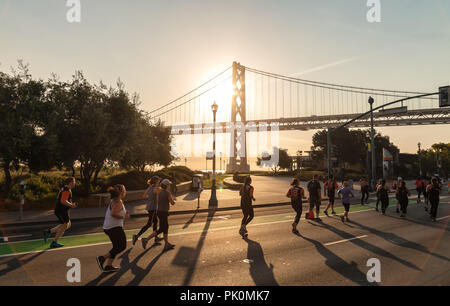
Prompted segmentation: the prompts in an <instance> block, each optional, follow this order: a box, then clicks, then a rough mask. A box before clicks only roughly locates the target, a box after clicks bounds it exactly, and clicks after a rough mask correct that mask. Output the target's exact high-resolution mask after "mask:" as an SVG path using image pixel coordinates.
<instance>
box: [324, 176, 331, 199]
mask: <svg viewBox="0 0 450 306" xmlns="http://www.w3.org/2000/svg"><path fill="white" fill-rule="evenodd" d="M331 177H332V176H330V178H329V179H330V180H331ZM329 179H328V178H327V177H326V176H325V177H324V178H323V196H324V197H326V196H327V191H328V188H327V187H328V181H329Z"/></svg>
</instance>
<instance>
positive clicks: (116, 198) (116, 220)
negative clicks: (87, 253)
mask: <svg viewBox="0 0 450 306" xmlns="http://www.w3.org/2000/svg"><path fill="white" fill-rule="evenodd" d="M108 191H109V193H110V194H111V202H110V203H109V205H108V209H107V210H106V215H105V222H104V223H103V230H104V232H105V234H106V235H107V236H108V237H109V239H110V240H111V242H112V245H113V247H112V249H111V250H110V251H109V252H108V253H106V254H105V255H103V256H97V264H98V266H99V267H100V269H101V270H102V271H104V272H117V271H119V268H117V267H114V266H113V262H114V259H115V258H116V256H117V255H118V254H120V253H122V252H123V251H124V250H125V249H126V247H127V237H126V235H125V231H124V230H123V223H124V220H125V219H126V218H129V217H130V213H129V212H128V211H127V210H126V209H125V205H124V204H123V201H122V199H123V198H124V197H125V195H126V194H127V190H126V189H125V186H124V185H120V184H118V185H115V186H114V187H109V188H108ZM105 262H106V266H105Z"/></svg>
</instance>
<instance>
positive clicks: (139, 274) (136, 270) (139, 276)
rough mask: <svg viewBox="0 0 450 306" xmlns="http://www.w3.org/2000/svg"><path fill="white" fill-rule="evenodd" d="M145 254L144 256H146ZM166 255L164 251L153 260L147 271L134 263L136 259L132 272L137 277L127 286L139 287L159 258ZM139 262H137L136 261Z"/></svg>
mask: <svg viewBox="0 0 450 306" xmlns="http://www.w3.org/2000/svg"><path fill="white" fill-rule="evenodd" d="M144 253H146V252H144ZM144 253H143V254H142V255H144ZM163 254H164V250H162V251H161V252H160V253H159V254H158V255H157V256H156V257H155V258H153V260H152V261H151V262H150V263H149V264H148V266H147V267H146V268H145V269H142V268H140V267H138V266H137V265H136V263H134V262H135V261H136V259H135V260H134V261H133V263H134V264H133V266H132V267H131V271H132V272H133V274H134V275H135V276H134V278H133V279H132V280H131V281H130V282H129V283H128V284H127V286H138V285H139V284H140V283H141V282H142V280H143V279H144V278H145V277H146V276H147V275H148V274H149V273H150V271H151V270H152V268H153V266H154V265H155V264H156V262H157V261H158V260H159V258H160V257H161V256H162V255H163ZM140 256H141V255H140ZM136 262H137V261H136Z"/></svg>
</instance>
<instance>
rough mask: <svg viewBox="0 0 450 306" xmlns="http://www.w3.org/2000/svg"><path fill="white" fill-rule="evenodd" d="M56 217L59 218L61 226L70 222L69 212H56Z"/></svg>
mask: <svg viewBox="0 0 450 306" xmlns="http://www.w3.org/2000/svg"><path fill="white" fill-rule="evenodd" d="M55 216H56V217H57V218H58V220H59V223H60V224H66V223H69V222H70V216H69V211H68V210H55Z"/></svg>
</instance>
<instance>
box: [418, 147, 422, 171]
mask: <svg viewBox="0 0 450 306" xmlns="http://www.w3.org/2000/svg"><path fill="white" fill-rule="evenodd" d="M421 145H422V144H421V143H420V142H419V143H418V144H417V146H418V147H419V175H420V177H422V160H421V156H420V146H421Z"/></svg>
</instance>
